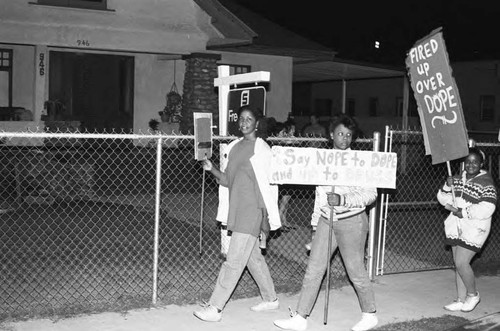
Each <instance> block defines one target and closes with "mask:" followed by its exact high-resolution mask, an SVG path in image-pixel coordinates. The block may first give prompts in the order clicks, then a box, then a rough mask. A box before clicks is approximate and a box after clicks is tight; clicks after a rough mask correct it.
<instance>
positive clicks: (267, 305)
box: [250, 299, 280, 311]
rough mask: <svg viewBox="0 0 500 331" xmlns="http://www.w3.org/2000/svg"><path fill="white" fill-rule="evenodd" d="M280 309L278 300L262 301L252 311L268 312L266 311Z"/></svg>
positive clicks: (251, 308)
mask: <svg viewBox="0 0 500 331" xmlns="http://www.w3.org/2000/svg"><path fill="white" fill-rule="evenodd" d="M279 307H280V302H279V300H278V299H276V300H274V301H262V302H261V303H259V304H258V305H255V306H253V307H250V310H252V311H266V310H275V309H278V308H279Z"/></svg>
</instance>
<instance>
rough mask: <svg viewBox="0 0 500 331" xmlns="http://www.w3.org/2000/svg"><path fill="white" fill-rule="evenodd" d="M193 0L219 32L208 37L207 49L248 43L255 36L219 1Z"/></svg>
mask: <svg viewBox="0 0 500 331" xmlns="http://www.w3.org/2000/svg"><path fill="white" fill-rule="evenodd" d="M193 1H194V2H195V3H196V4H197V5H198V6H200V8H201V9H202V10H204V11H205V12H206V13H207V14H208V15H209V16H210V17H211V24H212V26H213V27H214V28H215V29H216V30H217V31H218V33H219V34H218V35H216V36H211V37H210V39H209V40H208V42H207V49H210V48H211V47H217V46H219V47H223V46H236V45H248V44H251V43H252V42H253V39H254V38H255V37H256V36H257V34H256V33H255V32H254V31H253V30H252V29H251V28H250V27H248V26H247V25H246V24H245V23H244V22H243V21H241V20H240V19H239V18H238V17H237V16H236V15H234V14H233V13H232V12H230V11H229V10H227V8H226V7H224V6H222V5H221V4H220V2H219V1H217V0H193Z"/></svg>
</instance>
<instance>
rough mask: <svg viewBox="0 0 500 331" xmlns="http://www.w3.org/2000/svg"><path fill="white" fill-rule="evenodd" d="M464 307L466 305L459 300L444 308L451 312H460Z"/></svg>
mask: <svg viewBox="0 0 500 331" xmlns="http://www.w3.org/2000/svg"><path fill="white" fill-rule="evenodd" d="M463 306H464V303H463V302H462V301H461V300H460V299H457V300H455V301H453V302H452V303H450V304H448V305H446V306H444V307H443V308H444V309H446V310H449V311H460V310H462V307H463Z"/></svg>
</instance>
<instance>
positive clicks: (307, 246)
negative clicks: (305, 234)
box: [305, 241, 312, 251]
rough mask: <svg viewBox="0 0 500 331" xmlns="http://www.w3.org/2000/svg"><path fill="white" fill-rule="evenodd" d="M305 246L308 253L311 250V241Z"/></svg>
mask: <svg viewBox="0 0 500 331" xmlns="http://www.w3.org/2000/svg"><path fill="white" fill-rule="evenodd" d="M305 246H306V250H307V251H310V250H311V247H312V241H311V242H309V243H307V244H305Z"/></svg>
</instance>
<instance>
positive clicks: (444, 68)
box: [406, 29, 468, 164]
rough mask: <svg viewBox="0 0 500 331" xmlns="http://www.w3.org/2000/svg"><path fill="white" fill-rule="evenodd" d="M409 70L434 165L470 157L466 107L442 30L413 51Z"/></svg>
mask: <svg viewBox="0 0 500 331" xmlns="http://www.w3.org/2000/svg"><path fill="white" fill-rule="evenodd" d="M406 66H407V69H408V72H409V76H410V79H411V86H412V88H413V92H414V96H415V100H416V101H417V105H418V111H419V115H420V122H421V124H422V131H423V132H424V142H425V147H426V154H432V163H433V164H436V163H440V162H444V161H449V160H454V159H457V158H461V157H463V156H465V155H467V153H468V148H467V146H468V145H467V141H468V138H467V131H466V129H465V121H464V116H463V113H462V104H461V102H460V96H459V93H458V88H457V86H456V84H455V80H454V79H453V76H452V74H451V69H450V66H449V62H448V54H447V52H446V46H445V44H444V40H443V37H442V33H441V32H440V29H438V30H436V31H434V32H433V33H431V34H430V35H429V36H427V37H425V38H423V39H421V40H419V41H418V42H417V43H416V44H415V45H414V46H413V47H412V48H411V49H410V51H409V52H408V56H407V58H406Z"/></svg>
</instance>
